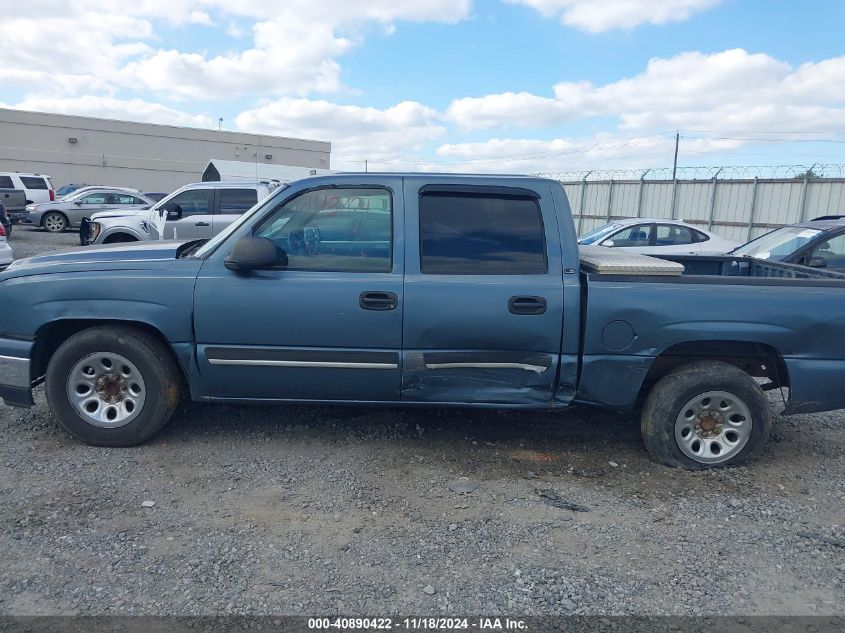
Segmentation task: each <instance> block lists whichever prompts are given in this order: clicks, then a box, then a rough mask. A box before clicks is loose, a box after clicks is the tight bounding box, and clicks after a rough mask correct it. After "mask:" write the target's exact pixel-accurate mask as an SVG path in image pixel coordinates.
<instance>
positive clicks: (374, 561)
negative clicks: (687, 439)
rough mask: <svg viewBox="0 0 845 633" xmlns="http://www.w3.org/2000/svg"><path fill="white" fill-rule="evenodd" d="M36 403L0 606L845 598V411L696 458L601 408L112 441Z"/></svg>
mask: <svg viewBox="0 0 845 633" xmlns="http://www.w3.org/2000/svg"><path fill="white" fill-rule="evenodd" d="M18 229H21V230H18ZM73 241H74V237H73V236H72V235H63V236H53V235H47V234H44V233H41V232H39V231H34V230H31V229H28V228H22V227H16V232H15V234H14V235H13V237H12V244H13V247H15V249H16V252H22V253H31V252H35V251H37V250H42V251H44V250H49V249H50V248H55V247H56V246H58V245H61V246H62V247H67V246H70V245H72V244H73ZM18 249H20V251H18ZM37 401H38V404H37V406H36V407H35V408H34V409H32V410H23V409H10V408H6V407H3V406H0V524H2V525H3V526H4V527H3V529H2V531H0V552H2V560H3V565H2V566H0V613H5V614H23V613H76V612H79V613H86V614H100V613H119V614H140V613H143V614H152V613H155V614H198V613H201V614H210V613H250V614H261V613H300V614H304V613H310V614H313V613H325V612H332V613H338V612H339V613H343V614H352V613H368V614H371V615H375V614H387V613H397V612H409V613H442V614H454V613H491V612H495V613H502V614H504V613H509V614H519V615H527V614H537V615H539V614H559V613H573V612H574V613H590V614H593V613H614V614H623V613H637V614H656V613H665V614H708V615H717V614H735V613H743V614H748V613H755V614H769V613H773V614H843V613H845V528H843V520H845V510H843V508H845V450H843V449H845V436H843V431H845V415H843V414H842V413H841V412H836V413H832V414H821V415H812V416H799V417H793V418H780V417H778V418H776V420H775V430H774V437H773V441H772V443H771V445H770V447H769V449H768V450H767V451H766V453H765V454H764V456H763V458H762V459H761V460H760V461H759V462H757V463H756V464H754V465H752V466H750V467H746V468H738V469H732V470H725V471H714V472H706V473H688V472H682V471H676V470H670V469H666V468H664V467H661V466H658V465H656V464H654V463H652V462H650V461H649V459H648V457H647V455H646V453H645V451H644V449H643V447H642V445H641V443H640V440H639V434H638V425H637V422H636V421H634V420H630V419H624V418H618V417H615V416H610V415H605V414H600V413H596V412H594V411H591V410H587V409H577V410H571V411H569V412H565V413H562V414H555V415H547V414H527V413H497V412H488V411H485V412H455V411H442V410H437V411H423V410H408V411H401V410H393V409H371V408H366V409H356V408H327V407H285V408H265V407H232V406H222V405H221V406H217V405H215V406H211V405H197V404H186V405H184V406H183V407H182V408H181V410H180V411H179V412H178V413H177V416H176V418H175V419H174V421H173V422H172V423H171V424H170V425H169V426H168V427H166V428H165V429H164V431H163V432H162V433H161V434H160V435H158V436H157V437H156V438H155V439H154V440H153V441H151V442H149V443H148V444H146V445H144V446H142V447H139V448H135V449H101V448H92V447H88V446H84V445H82V444H79V443H78V442H76V441H75V440H74V439H72V438H70V437H68V436H67V435H66V434H65V433H64V432H62V431H61V430H60V429H59V428H57V426H56V424H55V423H54V421H53V420H52V418H51V416H50V414H49V411H48V410H47V408H46V406H45V404H44V399H43V394H41V393H38V395H37ZM773 404H777V403H776V401H775V400H774V398H773ZM464 478H466V479H464ZM556 495H557V496H558V497H559V498H560V499H564V500H566V501H571V502H573V503H574V504H577V506H582V507H580V508H578V509H577V510H572V509H563V508H560V507H555V506H554V505H551V504H550V503H549V501H550V499H549V497H554V496H556ZM145 501H146V502H154V505H152V506H151V507H145V504H144V502H145ZM149 505H150V504H149V503H147V504H146V506H149Z"/></svg>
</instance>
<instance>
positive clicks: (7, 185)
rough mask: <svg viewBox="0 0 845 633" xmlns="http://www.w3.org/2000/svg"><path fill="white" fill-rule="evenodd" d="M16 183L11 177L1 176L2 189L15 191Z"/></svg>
mask: <svg viewBox="0 0 845 633" xmlns="http://www.w3.org/2000/svg"><path fill="white" fill-rule="evenodd" d="M14 188H15V183H13V182H12V179H11V178H10V177H9V176H0V189H14Z"/></svg>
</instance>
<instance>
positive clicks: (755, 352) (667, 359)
mask: <svg viewBox="0 0 845 633" xmlns="http://www.w3.org/2000/svg"><path fill="white" fill-rule="evenodd" d="M697 360H720V361H724V362H726V363H730V364H731V365H735V366H736V367H738V368H739V369H741V370H742V371H744V372H745V373H746V374H748V375H749V376H754V377H756V378H768V379H769V381H770V382H769V383H768V384H767V385H765V388H766V389H776V388H779V387H787V388H788V387H789V370H788V369H787V367H786V363H785V362H784V360H783V356H781V354H780V352H779V351H778V350H777V349H775V348H774V347H772V346H771V345H766V344H764V343H751V342H748V341H689V342H686V343H678V344H677V345H673V346H671V347H668V348H666V349H665V350H663V352H661V353H660V355H659V356H657V358H655V359H654V363H652V365H651V368H650V369H649V371H648V373H647V374H646V377H645V379H644V380H643V384H642V387H640V398H643V397H645V395H646V394H648V392H649V391H650V390H651V388H652V386H654V384H655V383H656V382H657V381H658V380H660V379H661V378H663V376H665V375H666V374H668V373H670V372H672V371H674V370H675V369H677V368H678V367H680V366H681V365H686V364H687V363H690V362H692V361H697Z"/></svg>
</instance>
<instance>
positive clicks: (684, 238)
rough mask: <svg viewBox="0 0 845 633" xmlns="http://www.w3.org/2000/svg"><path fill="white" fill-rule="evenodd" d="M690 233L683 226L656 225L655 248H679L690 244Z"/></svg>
mask: <svg viewBox="0 0 845 633" xmlns="http://www.w3.org/2000/svg"><path fill="white" fill-rule="evenodd" d="M692 241H693V240H692V232H691V231H690V230H689V229H688V228H687V227H685V226H678V225H677V224H658V225H657V239H656V240H655V242H654V245H655V246H679V245H682V244H692Z"/></svg>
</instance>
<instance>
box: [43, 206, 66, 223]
mask: <svg viewBox="0 0 845 633" xmlns="http://www.w3.org/2000/svg"><path fill="white" fill-rule="evenodd" d="M51 213H57V214H59V215H60V216H62V217H63V218H64V219H65V222H67V223H68V224H70V221H69V220H68V219H67V214H65V213H64V212H63V211H59V210H58V209H50V210H49V211H45V212H44V215H42V216H41V226H44V218H46V217H47V216H48V215H50V214H51Z"/></svg>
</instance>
